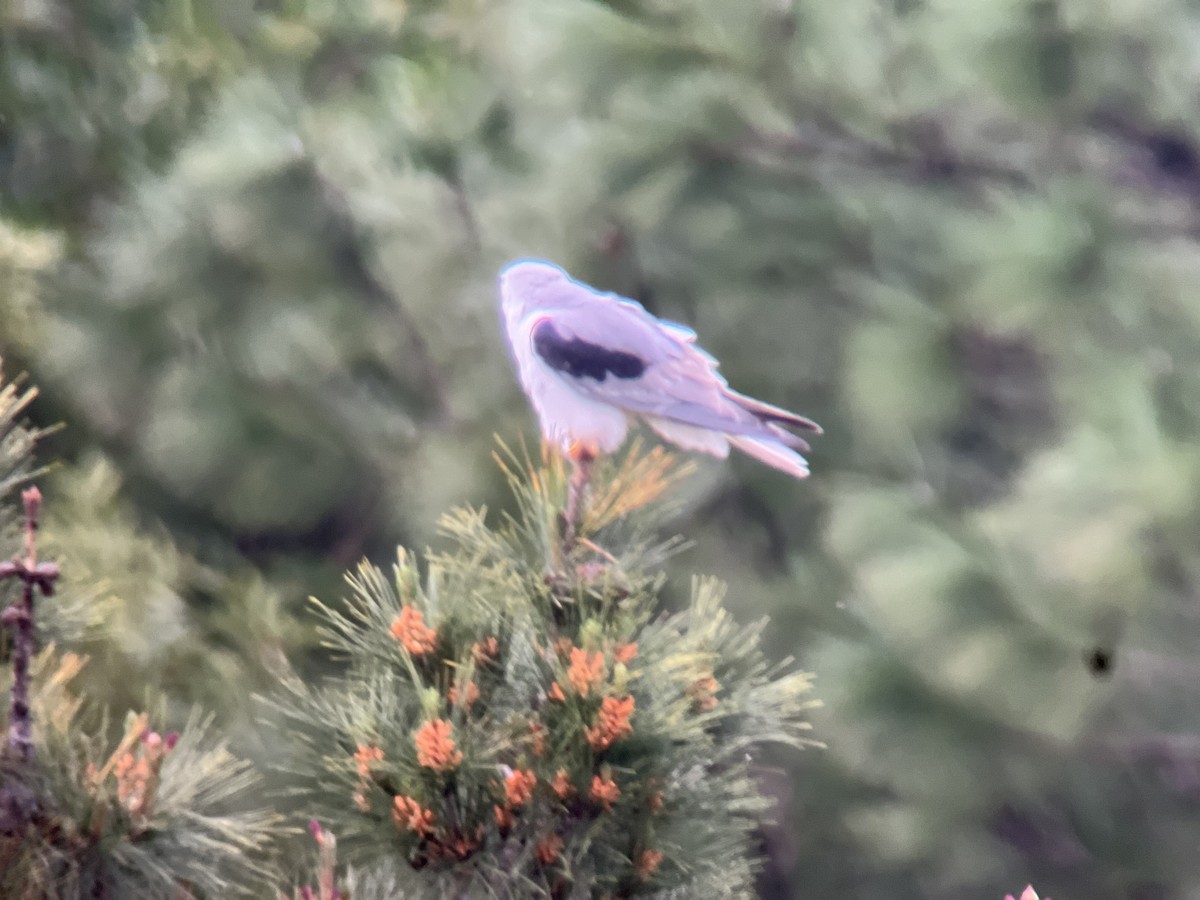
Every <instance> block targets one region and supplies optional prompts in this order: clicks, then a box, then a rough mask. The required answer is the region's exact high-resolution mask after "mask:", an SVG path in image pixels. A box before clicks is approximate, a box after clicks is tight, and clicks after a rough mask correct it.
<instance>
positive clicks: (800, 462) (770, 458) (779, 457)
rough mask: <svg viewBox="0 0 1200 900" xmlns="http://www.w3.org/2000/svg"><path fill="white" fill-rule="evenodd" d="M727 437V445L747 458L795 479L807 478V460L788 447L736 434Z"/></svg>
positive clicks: (775, 442)
mask: <svg viewBox="0 0 1200 900" xmlns="http://www.w3.org/2000/svg"><path fill="white" fill-rule="evenodd" d="M727 437H728V440H729V443H731V444H733V446H735V447H737V448H738V449H739V450H741V451H742V452H743V453H745V454H747V455H748V456H753V457H754V458H755V459H757V460H758V461H759V462H764V463H766V464H767V465H768V466H772V467H773V468H776V469H779V471H781V472H786V473H787V474H789V475H791V476H793V477H795V478H807V477H808V460H806V459H805V458H804V457H803V456H801V455H800V454H799V453H797V452H796V451H795V450H792V449H791V448H790V447H785V446H784V445H783V444H781V443H779V442H777V441H768V440H763V439H761V438H751V437H743V436H741V435H736V434H731V435H727Z"/></svg>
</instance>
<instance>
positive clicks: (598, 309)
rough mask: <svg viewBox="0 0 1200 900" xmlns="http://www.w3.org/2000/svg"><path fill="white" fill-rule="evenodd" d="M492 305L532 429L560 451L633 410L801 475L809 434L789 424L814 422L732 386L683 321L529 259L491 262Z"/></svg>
mask: <svg viewBox="0 0 1200 900" xmlns="http://www.w3.org/2000/svg"><path fill="white" fill-rule="evenodd" d="M500 307H501V313H502V317H503V320H504V327H505V331H506V332H507V337H508V342H509V346H510V348H511V350H512V355H513V359H514V361H515V363H516V367H517V374H518V376H519V377H520V380H521V386H522V387H523V388H524V389H525V393H526V394H527V395H528V397H529V400H530V402H531V403H532V404H533V408H534V411H535V412H536V413H537V416H538V420H539V421H540V423H541V428H542V435H543V436H544V437H545V438H546V439H547V440H548V441H550V442H551V443H554V444H557V445H558V446H559V447H561V448H562V450H563V451H564V452H565V453H566V454H567V455H568V456H570V457H571V458H573V459H576V460H578V459H579V458H580V457H588V458H590V457H592V456H595V455H596V454H599V453H611V452H613V451H614V450H616V449H617V448H618V447H619V446H620V445H621V443H622V442H623V441H624V440H625V435H626V433H627V432H628V430H629V425H630V419H631V418H632V417H640V418H641V419H642V420H643V421H645V422H646V424H647V425H649V426H650V427H651V428H653V429H654V430H655V431H656V432H658V433H659V434H660V435H661V436H662V437H664V438H666V439H667V440H668V441H671V442H672V443H674V444H677V445H679V446H680V447H683V448H684V449H687V450H699V451H702V452H704V453H710V454H712V455H713V456H717V457H720V458H722V459H723V458H725V457H726V456H727V455H728V454H729V447H730V445H733V446H734V447H737V448H738V449H739V450H741V451H742V452H744V453H748V454H749V455H750V456H753V457H755V458H756V459H759V460H761V461H762V462H764V463H766V464H767V465H769V466H774V467H775V468H777V469H780V470H782V471H784V472H787V473H788V474H789V475H794V476H795V477H797V478H804V477H806V476H807V475H808V462H807V461H806V460H805V459H804V457H803V456H801V455H800V453H798V452H797V450H808V449H809V448H808V444H807V443H805V441H804V440H803V439H802V438H800V437H798V436H797V435H795V434H793V433H792V432H791V431H789V430H788V429H789V428H799V429H804V430H806V431H811V432H815V433H817V434H820V433H821V428H820V426H819V425H817V424H816V423H815V422H813V421H811V420H809V419H806V418H804V417H803V416H798V415H796V414H795V413H791V412H788V411H787V410H785V409H780V408H779V407H777V406H771V405H770V404H769V403H763V402H762V401H759V400H755V399H753V398H751V397H747V396H745V395H744V394H739V393H738V392H737V391H735V390H732V389H731V388H730V387H729V385H728V383H727V382H726V381H725V379H724V378H722V377H721V375H720V374H719V373H718V372H717V365H718V364H717V361H716V360H715V359H714V358H713V357H711V356H709V355H708V354H707V353H705V352H704V351H703V350H701V349H700V348H699V347H698V346H696V333H695V332H694V331H692V330H691V329H689V328H687V327H685V326H683V325H679V324H676V323H674V322H668V321H665V320H663V319H659V318H656V317H655V316H653V315H651V314H650V313H648V312H646V310H645V309H644V308H643V307H642V306H641V304H639V303H637V302H635V301H633V300H627V299H625V298H624V297H619V296H617V295H616V294H606V293H601V292H600V291H597V290H595V289H594V288H591V287H589V286H588V285H586V284H583V283H582V282H579V281H575V280H574V279H572V278H571V277H570V276H569V275H568V274H567V273H566V272H564V271H563V270H562V269H560V268H559V267H558V266H555V265H552V264H551V263H548V262H543V261H541V260H534V259H523V260H518V261H517V262H514V263H511V264H509V265H508V266H506V267H505V268H504V269H503V270H501V272H500Z"/></svg>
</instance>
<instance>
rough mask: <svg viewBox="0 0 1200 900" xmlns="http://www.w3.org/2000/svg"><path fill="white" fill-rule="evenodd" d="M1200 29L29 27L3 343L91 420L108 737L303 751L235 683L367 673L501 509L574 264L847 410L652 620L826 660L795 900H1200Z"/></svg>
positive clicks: (772, 879) (25, 7)
mask: <svg viewBox="0 0 1200 900" xmlns="http://www.w3.org/2000/svg"><path fill="white" fill-rule="evenodd" d="M1196 27H1197V12H1196V10H1195V8H1194V5H1193V4H1190V3H1187V2H1184V0H1111V2H1106V3H1099V4H1098V3H1094V2H1082V0H1012V2H1004V3H997V2H994V0H964V2H960V3H955V4H944V3H934V2H931V0H889V2H879V0H848V2H844V3H837V4H829V3H825V2H820V0H790V2H789V0H749V2H745V3H729V2H718V0H620V2H617V0H613V2H607V3H605V2H585V0H438V2H435V0H423V2H422V0H408V2H404V0H341V2H338V3H332V2H328V0H295V2H290V0H289V2H262V3H257V4H253V5H251V4H245V3H240V2H234V0H208V2H204V3H200V2H195V0H166V2H159V3H150V2H142V0H70V2H68V0H40V2H28V0H27V2H14V3H8V4H5V5H4V6H3V7H0V38H2V43H0V48H2V49H0V355H3V357H4V365H5V371H6V372H7V373H8V375H9V376H15V375H17V374H18V373H20V372H24V371H27V372H28V373H29V374H30V376H31V380H32V382H33V383H36V384H38V385H39V386H40V387H41V389H42V394H41V397H40V398H39V399H38V401H37V402H36V404H34V405H33V406H32V407H31V409H30V412H29V414H30V415H32V416H33V423H34V425H35V426H50V425H52V424H54V423H56V422H59V421H63V422H65V423H66V425H67V427H66V428H65V429H63V430H62V431H60V432H58V433H56V434H54V435H51V436H48V437H46V438H45V439H44V440H43V441H42V442H41V445H40V449H39V451H38V461H39V462H40V463H49V462H51V461H60V462H59V464H58V466H57V468H55V469H54V471H53V472H51V473H50V474H48V475H45V476H42V477H39V480H38V481H39V484H40V485H41V487H42V489H43V493H44V494H45V496H46V497H47V503H46V507H45V517H46V521H45V528H44V531H43V534H42V540H43V542H44V546H45V549H46V553H47V554H48V555H49V556H51V557H52V558H56V559H59V560H61V562H62V565H63V571H64V573H65V574H64V578H63V583H62V585H61V594H60V596H57V597H56V600H61V609H62V615H63V616H64V618H63V619H62V621H55V620H49V619H48V620H47V621H46V622H45V623H44V625H45V628H46V629H47V630H48V633H52V634H53V636H54V637H55V638H56V639H57V640H58V641H59V643H60V645H61V647H62V648H64V649H69V650H70V651H74V652H80V653H85V654H86V655H87V656H88V657H89V662H88V664H87V667H86V668H85V670H84V671H87V672H88V673H89V675H88V688H89V693H91V694H92V695H94V696H95V697H96V699H97V700H99V701H104V702H105V703H106V704H108V705H109V706H110V708H111V709H112V710H115V711H116V712H115V715H116V717H117V718H116V719H114V720H113V721H114V722H119V721H120V716H121V715H122V714H123V711H124V710H126V709H135V710H142V709H146V708H147V695H148V694H157V695H159V697H160V701H161V703H162V710H163V713H162V718H163V721H161V722H155V724H154V727H155V728H156V729H157V730H159V731H161V732H163V733H166V732H167V731H169V730H170V729H173V728H181V727H182V726H183V725H184V724H186V722H187V721H188V719H189V716H191V715H192V714H193V713H192V711H193V709H194V708H196V707H197V706H198V707H200V708H203V709H207V710H211V711H212V712H213V713H214V714H215V715H216V716H217V719H216V722H215V724H214V726H213V727H214V728H215V730H216V733H217V734H219V735H220V736H221V737H222V738H223V739H225V740H227V741H228V742H229V745H230V747H231V752H232V753H234V755H236V756H237V757H239V758H242V759H246V760H249V761H250V762H252V764H254V765H255V767H256V768H257V769H258V770H259V771H262V772H274V773H276V774H273V775H270V776H269V777H270V778H271V779H275V778H279V779H280V780H287V779H286V778H285V777H284V776H283V775H282V774H279V773H278V770H276V769H275V768H273V767H274V766H275V765H276V764H278V763H284V764H287V763H289V759H287V758H285V759H277V758H276V757H278V756H280V755H281V754H282V755H284V756H285V757H287V756H290V754H293V753H295V754H297V759H299V758H300V750H299V749H296V748H294V747H292V746H291V745H285V744H280V742H279V738H278V733H279V732H278V731H277V728H278V726H279V724H280V722H279V721H278V720H275V719H272V718H271V716H269V715H267V714H266V713H264V712H263V710H262V708H261V707H259V706H258V705H257V704H256V701H255V700H254V695H256V694H261V695H264V696H272V695H273V691H274V689H275V687H276V686H277V685H278V684H280V683H281V682H288V681H290V680H291V679H298V680H299V682H300V683H303V684H305V685H308V686H310V687H313V688H314V689H315V686H317V685H321V684H326V683H327V682H328V680H329V679H336V678H340V677H343V676H344V674H345V672H344V669H343V666H344V664H345V663H344V661H336V660H331V658H330V656H329V654H328V652H327V651H326V650H324V649H322V647H321V643H322V641H323V640H325V638H326V637H327V636H328V635H327V634H326V633H325V632H324V631H322V628H323V627H328V625H329V623H328V621H326V622H325V624H324V626H323V625H322V621H321V619H320V617H318V616H315V615H314V612H313V607H312V606H311V605H310V603H309V601H308V597H309V596H310V595H312V596H316V597H319V598H321V599H322V602H324V603H325V604H327V606H328V607H329V608H330V609H334V610H336V609H338V608H339V607H338V606H337V604H338V603H339V598H341V597H343V596H344V595H346V593H347V591H346V589H345V588H344V586H343V584H342V582H341V576H342V573H343V572H344V571H345V570H348V569H354V568H355V567H356V566H357V565H358V564H359V562H360V560H362V559H363V558H367V559H369V560H370V561H372V563H373V564H375V565H378V566H380V567H383V568H385V569H386V567H387V565H388V564H389V561H390V560H391V559H393V558H394V556H395V547H396V546H397V545H403V546H406V547H412V548H421V547H424V546H425V545H426V544H427V543H434V544H435V545H436V542H437V541H438V540H441V539H442V538H439V536H438V534H437V532H436V525H435V523H437V522H438V521H439V519H440V517H441V516H442V515H443V513H445V511H446V510H448V509H451V508H454V507H458V506H460V505H463V504H467V505H470V506H472V507H474V508H479V507H481V506H484V505H486V506H487V507H488V508H489V509H490V510H492V514H493V515H497V516H498V515H500V514H501V511H503V510H508V511H509V512H513V511H514V510H515V507H514V506H513V501H512V500H511V499H510V493H509V490H508V486H507V483H506V479H505V478H504V476H503V474H502V472H501V471H500V470H499V469H497V467H496V466H495V465H494V464H493V463H492V461H491V458H490V457H491V453H492V451H493V447H494V444H493V440H492V435H493V434H494V433H499V434H501V435H502V436H504V437H505V438H506V439H509V440H510V441H515V439H516V436H517V435H518V434H520V433H521V432H522V431H523V432H524V433H525V434H526V435H528V436H529V438H530V439H531V440H532V439H533V431H532V427H533V426H532V419H531V416H530V414H529V412H528V410H527V408H526V406H525V404H524V401H523V399H522V398H521V396H520V395H519V392H518V390H517V388H516V385H515V381H514V379H513V378H512V376H511V373H510V371H509V366H508V361H507V359H506V355H505V351H504V349H503V345H502V341H501V338H500V335H499V329H498V325H497V322H496V315H495V308H494V303H495V298H494V289H493V279H494V276H495V272H496V270H497V268H498V267H499V265H501V264H502V263H503V262H506V261H507V260H508V259H510V258H512V257H514V256H520V255H539V256H545V257H548V258H551V259H553V260H555V261H556V262H559V263H561V264H562V265H564V266H565V267H567V268H568V269H569V270H570V271H572V272H573V273H574V274H577V275H578V276H579V277H581V278H584V279H585V280H588V281H590V282H592V283H594V284H597V285H598V286H600V287H603V288H605V289H611V290H616V291H619V292H622V293H624V294H626V295H628V296H631V297H635V298H637V299H638V300H640V301H642V302H643V303H645V304H646V305H647V306H648V307H649V308H650V309H652V310H653V311H654V312H656V313H659V314H662V315H665V316H668V317H670V318H674V319H679V320H682V321H686V322H688V323H689V324H691V325H693V326H694V327H695V328H696V330H697V331H698V332H699V333H700V335H701V336H702V339H703V342H704V345H705V347H706V348H707V349H708V350H710V351H711V352H712V353H713V354H714V355H715V356H717V357H718V358H719V359H721V360H722V362H723V371H724V372H725V373H726V374H727V375H728V376H729V378H730V380H731V382H732V383H733V384H735V385H736V386H738V387H739V388H740V389H743V390H745V391H747V392H748V393H751V394H754V395H756V396H762V397H764V398H765V399H768V400H770V401H773V402H777V403H781V404H783V405H785V406H790V407H792V408H796V409H798V410H799V411H801V412H804V413H806V414H809V415H812V417H813V418H815V419H816V420H817V421H820V422H821V423H822V424H824V425H825V426H826V431H827V433H826V435H825V437H824V438H823V439H822V440H821V442H820V443H819V445H818V446H817V447H816V448H815V452H814V454H813V458H812V461H813V472H814V475H813V477H812V479H810V480H809V481H808V482H807V483H804V484H800V485H797V484H793V483H791V482H787V481H784V480H782V479H781V478H780V476H777V475H775V474H774V473H772V472H769V471H766V470H764V469H761V468H757V467H755V466H754V465H753V464H751V463H748V462H746V461H743V460H733V461H731V462H730V463H728V464H716V463H711V462H708V461H699V469H698V473H697V474H696V475H695V476H694V477H693V478H692V479H690V480H688V481H687V482H685V483H683V484H682V485H680V486H679V488H678V498H677V499H678V501H679V508H678V512H677V514H676V516H675V517H674V518H673V519H671V520H670V521H669V522H667V523H665V524H664V526H663V534H662V535H660V536H661V537H664V538H665V537H669V536H670V535H672V534H680V535H683V536H684V537H685V538H686V539H688V540H689V541H692V542H693V547H692V549H690V550H687V551H685V552H682V553H679V554H676V555H674V556H673V557H671V559H670V560H668V561H667V562H666V566H667V572H668V575H667V580H666V583H665V586H664V588H663V594H662V595H661V597H660V600H659V602H660V603H662V604H663V605H664V606H666V607H669V608H671V609H675V610H682V609H685V608H686V607H687V604H688V602H689V601H690V599H691V595H690V592H689V589H688V586H689V585H690V584H691V583H692V582H691V577H692V575H693V574H704V575H712V576H716V577H719V578H720V579H721V580H722V581H724V582H727V583H728V585H729V588H728V599H727V601H726V602H727V606H728V608H729V610H730V612H731V614H732V615H733V616H734V618H735V619H736V620H737V621H738V622H741V623H743V624H748V623H751V622H753V621H756V620H757V619H758V618H759V617H761V616H763V615H767V616H769V618H770V622H771V625H770V627H769V628H768V629H767V630H766V631H765V632H764V633H763V642H764V649H765V652H766V653H767V655H768V657H770V658H772V659H781V658H783V657H785V656H788V655H792V656H795V657H797V658H798V659H799V660H800V663H801V666H802V668H804V669H806V670H811V671H814V672H815V673H817V675H818V682H817V685H818V688H817V691H816V693H817V694H818V695H819V696H820V697H821V699H822V700H823V702H824V706H823V707H822V708H821V709H818V710H813V711H812V713H811V719H812V722H813V725H814V734H815V735H816V736H817V737H819V738H820V739H821V740H822V741H823V742H824V743H825V744H826V745H827V748H828V749H826V750H823V751H821V752H819V753H804V754H800V755H798V756H797V755H794V754H789V753H783V754H781V755H780V756H779V757H778V758H773V759H771V760H770V761H771V762H773V763H775V764H777V765H778V766H779V767H780V769H779V771H778V773H776V774H772V775H768V776H766V781H765V784H766V786H767V789H768V790H769V791H770V792H771V793H772V794H773V795H774V796H775V797H777V798H778V800H779V802H780V805H779V807H778V808H777V810H776V812H775V818H776V819H777V820H778V825H777V826H772V827H769V828H768V829H766V830H765V831H763V832H761V835H760V839H761V842H762V845H763V846H764V848H765V849H766V851H767V852H768V863H767V868H766V870H765V871H764V872H763V873H761V875H760V876H759V877H758V882H757V890H758V892H759V893H760V895H761V896H765V897H780V898H790V897H810V896H819V897H824V896H848V897H863V898H873V897H879V898H901V900H903V898H917V897H920V898H941V897H945V898H951V897H953V898H958V897H963V896H980V897H997V896H1003V895H1004V894H1005V893H1012V892H1014V891H1015V889H1016V887H1017V886H1018V885H1024V884H1026V883H1029V882H1032V883H1034V884H1035V885H1036V886H1037V888H1038V891H1039V892H1040V893H1041V894H1042V895H1043V896H1045V895H1047V894H1048V895H1049V896H1052V897H1081V896H1087V897H1092V898H1107V897H1111V898H1126V897H1131V896H1135V897H1139V898H1164V900H1169V898H1176V897H1187V896H1190V895H1191V894H1193V893H1194V892H1195V891H1196V890H1197V888H1198V887H1200V863H1198V862H1197V859H1196V854H1195V852H1194V846H1195V826H1194V820H1195V812H1196V809H1195V807H1196V800H1197V785H1198V784H1200V781H1198V773H1200V732H1198V731H1197V729H1200V712H1198V710H1200V705H1198V704H1197V703H1196V702H1195V700H1196V693H1195V688H1194V682H1195V680H1196V679H1195V675H1196V666H1195V665H1194V664H1193V663H1192V662H1190V660H1191V659H1192V658H1193V657H1194V653H1193V650H1192V648H1193V646H1194V645H1195V643H1196V638H1197V634H1198V632H1200V619H1198V618H1197V615H1196V611H1195V602H1196V597H1197V579H1198V578H1200V574H1198V573H1200V555H1198V553H1197V550H1196V540H1195V535H1196V533H1197V527H1196V526H1197V524H1198V522H1197V514H1196V510H1197V508H1198V504H1197V499H1198V495H1200V454H1198V453H1197V450H1196V444H1197V436H1198V435H1197V432H1198V430H1200V420H1198V417H1197V412H1196V409H1197V407H1196V404H1195V402H1194V398H1195V397H1196V396H1198V388H1200V384H1198V381H1200V301H1197V300H1196V298H1195V290H1194V283H1195V281H1196V274H1197V271H1198V265H1197V264H1198V261H1200V256H1198V255H1197V252H1196V234H1197V197H1198V196H1200V194H1198V188H1200V148H1198V146H1197V139H1198V137H1200V135H1198V133H1197V128H1198V123H1197V118H1196V112H1195V96H1196V93H1197V88H1198V86H1200V72H1198V71H1197V69H1196V66H1195V64H1194V60H1195V59H1196V52H1195V51H1196V42H1197V38H1196ZM14 508H15V507H14ZM10 512H11V510H8V509H6V512H5V513H4V515H5V516H9V518H6V519H5V520H4V521H5V523H6V525H7V524H8V522H9V521H10V519H11V523H12V525H13V528H16V529H18V532H19V518H18V517H17V516H16V515H15V514H13V515H11V516H10V515H9V513H10ZM493 524H494V523H493ZM6 553H7V551H6ZM0 590H2V591H4V595H3V599H4V600H5V601H6V602H7V600H8V599H10V597H9V594H8V592H9V591H10V590H12V587H11V586H5V587H4V588H0ZM350 608H352V607H346V608H345V609H350ZM345 609H343V613H344V612H345ZM71 610H74V611H75V612H74V613H72V614H71V615H68V612H70V611H71ZM48 615H50V613H48ZM53 615H56V616H57V615H58V613H54V614H53ZM638 702H639V703H641V700H640V699H639V700H638ZM113 729H114V730H115V731H116V732H119V731H120V728H119V726H117V725H114V726H113ZM119 737H120V735H119V734H117V735H116V737H115V738H113V737H112V736H111V735H110V743H109V744H108V745H106V746H107V747H108V748H109V749H111V746H112V743H111V741H112V740H117V739H119ZM353 751H354V748H351V750H350V756H349V757H345V758H344V759H343V763H345V764H346V765H351V763H349V762H346V760H352V757H353ZM285 768H286V766H285ZM350 774H351V776H353V770H350ZM294 799H296V803H297V805H296V807H294V808H286V809H281V812H283V813H284V814H286V815H287V816H289V817H290V818H289V822H291V824H292V826H293V827H298V826H297V824H296V823H301V824H302V823H303V821H304V820H305V819H306V818H307V816H308V815H310V814H311V813H306V812H304V811H303V810H302V809H301V808H300V806H301V805H302V804H301V803H300V801H299V799H297V798H294ZM284 805H286V804H284ZM328 824H329V826H330V827H331V828H332V825H333V823H332V822H331V823H328ZM321 827H322V828H324V827H325V823H322V826H321ZM316 833H317V834H324V833H325V832H324V831H321V830H318V831H317V832H316ZM330 834H334V835H335V836H336V831H332V830H331V831H330ZM297 840H299V841H301V842H302V844H301V846H304V847H305V848H306V850H305V852H309V850H310V849H311V848H312V847H313V846H314V842H313V840H312V838H311V837H310V838H307V839H305V838H297ZM352 843H353V842H352V841H350V840H349V839H347V840H346V841H345V842H342V843H339V844H338V850H339V854H342V853H350V852H351V844H352ZM329 846H330V845H329V844H328V843H326V844H323V845H321V848H320V849H321V852H324V853H328V852H329V851H328V849H327V848H328V847H329ZM314 852H315V851H314ZM355 877H356V878H358V879H359V882H358V883H359V885H360V887H359V888H358V890H359V893H358V894H356V895H355V896H359V895H360V894H364V893H366V894H368V895H369V893H370V892H371V891H377V892H378V895H379V896H388V891H389V890H392V889H393V888H391V887H389V885H392V886H393V887H394V885H395V882H394V880H392V876H391V875H389V874H388V873H372V872H363V873H361V874H356V875H355ZM304 878H309V876H308V875H306V874H302V873H299V872H297V873H295V880H296V883H297V885H299V884H300V882H301V880H302V879H304ZM311 881H312V879H311V878H309V882H306V883H310V882H311ZM298 889H299V888H297V890H298Z"/></svg>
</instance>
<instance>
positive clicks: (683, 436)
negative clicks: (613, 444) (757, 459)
mask: <svg viewBox="0 0 1200 900" xmlns="http://www.w3.org/2000/svg"><path fill="white" fill-rule="evenodd" d="M643 418H644V419H645V420H646V424H647V425H649V426H650V427H651V428H653V429H654V430H655V431H657V432H658V433H659V434H660V435H662V436H663V437H664V438H666V439H667V440H668V441H670V442H671V443H673V444H678V445H679V446H680V447H682V448H683V449H684V450H698V451H700V452H701V453H711V454H712V455H713V456H715V457H717V458H718V459H724V458H725V457H727V456H728V455H729V441H728V440H726V438H725V435H723V434H721V433H720V432H718V431H712V430H710V429H708V428H699V427H697V426H695V425H685V424H684V423H682V422H673V421H671V420H670V419H663V418H660V417H659V416H643Z"/></svg>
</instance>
